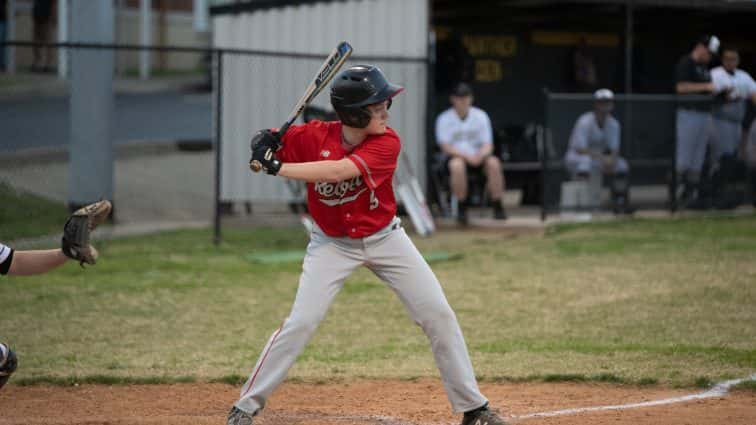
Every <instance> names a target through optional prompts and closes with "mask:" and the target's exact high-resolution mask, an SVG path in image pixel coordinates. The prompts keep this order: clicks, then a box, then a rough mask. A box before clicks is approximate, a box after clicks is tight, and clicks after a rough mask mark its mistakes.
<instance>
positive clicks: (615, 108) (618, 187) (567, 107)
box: [541, 92, 751, 216]
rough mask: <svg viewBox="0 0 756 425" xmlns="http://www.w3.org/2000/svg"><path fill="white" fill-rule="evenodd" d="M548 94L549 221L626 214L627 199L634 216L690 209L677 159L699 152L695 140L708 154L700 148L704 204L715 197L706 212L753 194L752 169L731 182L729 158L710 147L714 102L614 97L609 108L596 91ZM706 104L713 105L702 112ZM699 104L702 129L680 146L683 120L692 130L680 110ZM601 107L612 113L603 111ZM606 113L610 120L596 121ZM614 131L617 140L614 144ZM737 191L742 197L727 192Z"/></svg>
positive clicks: (544, 160) (546, 183)
mask: <svg viewBox="0 0 756 425" xmlns="http://www.w3.org/2000/svg"><path fill="white" fill-rule="evenodd" d="M545 97H546V100H545V112H546V128H547V131H546V135H545V150H544V155H543V156H542V158H541V159H542V168H543V170H544V172H543V189H544V190H543V205H542V206H543V214H544V216H545V215H546V214H550V213H558V212H592V211H602V210H612V209H614V210H615V211H617V210H619V211H618V212H625V211H623V210H624V208H623V206H622V204H618V202H620V201H625V202H627V210H628V211H633V210H635V209H668V210H670V211H674V210H676V209H678V208H682V207H688V206H689V205H683V204H682V202H683V201H682V200H681V192H682V190H683V189H684V187H683V186H684V184H683V183H684V182H683V181H682V180H681V177H680V176H679V173H678V172H677V170H676V168H678V167H676V166H675V164H676V162H677V159H676V158H677V157H678V156H681V157H683V158H685V157H690V156H696V155H698V154H696V153H695V152H693V151H694V150H695V149H697V148H694V147H693V145H694V144H695V143H694V140H692V138H694V135H695V137H696V138H700V140H701V141H702V143H698V145H700V147H699V148H698V149H704V150H706V152H705V154H704V152H703V151H697V152H701V155H698V156H700V158H701V164H700V181H698V182H697V186H696V189H697V191H698V192H699V194H698V196H699V198H700V199H702V200H704V199H708V200H709V201H708V203H707V202H703V201H702V204H701V205H700V207H701V208H708V207H716V206H717V201H716V200H717V199H721V198H722V197H724V196H735V197H736V198H737V199H738V201H737V202H734V203H732V202H731V203H730V204H729V206H736V205H737V204H739V203H743V202H746V201H748V199H749V198H750V196H751V195H750V188H749V187H748V182H747V180H748V176H747V175H746V173H747V168H746V167H745V164H744V163H742V161H741V164H740V168H739V170H741V171H739V172H736V173H734V174H733V173H731V174H732V175H730V176H728V177H727V178H724V177H722V176H721V170H722V167H720V163H721V161H722V159H721V158H714V157H713V154H712V148H711V147H712V143H714V142H713V140H715V139H716V137H718V136H717V132H716V129H715V127H714V125H713V120H712V117H711V114H709V113H708V111H710V106H711V105H712V103H713V101H714V100H713V99H712V98H711V97H706V96H692V97H691V96H676V95H642V94H641V95H615V96H614V98H613V101H612V102H606V101H605V102H604V103H603V105H602V104H601V102H597V101H596V100H595V99H594V96H593V95H592V94H565V93H548V92H547V93H546V94H545ZM701 102H704V104H705V105H708V106H704V107H702V108H701V107H700V106H701ZM694 107H699V108H700V110H701V111H702V112H701V119H700V121H701V123H702V124H701V126H700V131H699V133H695V132H694V133H691V135H690V136H686V137H683V138H684V139H686V140H684V141H682V142H681V143H680V145H679V147H678V144H677V142H676V140H677V137H676V132H677V126H678V125H680V124H679V123H680V122H682V123H683V125H688V118H683V121H680V118H679V117H678V110H685V111H687V110H690V109H691V108H694ZM601 108H605V109H604V111H603V112H602V111H601ZM607 108H611V109H610V110H608V109H607ZM602 114H606V118H605V119H603V120H602V119H598V120H597V119H596V117H598V116H601V115H602ZM691 120H692V118H691ZM597 121H599V122H598V123H597ZM613 121H614V122H616V124H617V125H616V128H613V125H614V124H612V122H613ZM613 132H616V138H617V140H616V142H613V141H612V139H613V136H612V133H613ZM686 134H687V133H686ZM688 139H691V140H688ZM738 142H739V140H738ZM612 144H616V145H618V146H611V145H612ZM736 144H737V143H736ZM617 148H618V149H617ZM613 150H616V155H612V151H613ZM735 155H737V152H735ZM696 167H698V166H696ZM718 173H719V174H718ZM736 174H737V175H736ZM725 180H727V181H725ZM732 191H735V192H737V193H736V194H735V195H732V194H731V193H725V192H732ZM621 196H626V197H627V198H625V199H622V198H621Z"/></svg>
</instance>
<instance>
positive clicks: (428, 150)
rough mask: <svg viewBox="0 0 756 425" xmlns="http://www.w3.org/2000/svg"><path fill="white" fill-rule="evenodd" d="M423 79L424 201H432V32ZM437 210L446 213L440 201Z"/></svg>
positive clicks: (435, 195)
mask: <svg viewBox="0 0 756 425" xmlns="http://www.w3.org/2000/svg"><path fill="white" fill-rule="evenodd" d="M425 69H426V72H425V78H427V79H428V80H427V81H426V84H425V87H426V90H428V92H427V93H426V96H425V102H426V104H425V113H426V117H425V137H426V139H425V181H426V182H427V183H426V185H425V189H426V190H425V193H426V195H427V197H426V199H429V200H430V199H434V198H437V197H438V198H440V196H438V192H439V190H438V188H437V187H435V186H436V183H435V179H434V176H433V164H434V161H435V154H434V149H435V144H434V143H433V139H434V137H433V134H434V131H433V127H434V123H435V117H434V116H433V113H434V112H435V108H436V83H435V80H436V77H435V69H436V33H435V32H433V30H430V31H428V60H427V62H426V64H425ZM431 184H433V186H434V188H435V192H436V193H435V194H431V193H430V190H429V189H430V187H431ZM437 201H438V206H439V209H441V210H442V211H441V213H442V215H443V214H445V213H446V211H443V209H444V208H443V207H442V206H443V205H444V201H443V200H441V199H437Z"/></svg>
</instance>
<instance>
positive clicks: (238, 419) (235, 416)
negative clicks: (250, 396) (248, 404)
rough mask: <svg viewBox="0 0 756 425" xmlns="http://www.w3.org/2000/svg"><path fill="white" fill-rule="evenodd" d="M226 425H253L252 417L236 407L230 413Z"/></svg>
mask: <svg viewBox="0 0 756 425" xmlns="http://www.w3.org/2000/svg"><path fill="white" fill-rule="evenodd" d="M226 425H252V415H250V414H249V413H247V412H245V411H243V410H241V409H239V408H238V407H236V406H234V407H232V408H231V411H230V412H228V422H226Z"/></svg>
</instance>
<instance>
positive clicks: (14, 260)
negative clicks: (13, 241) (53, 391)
mask: <svg viewBox="0 0 756 425" xmlns="http://www.w3.org/2000/svg"><path fill="white" fill-rule="evenodd" d="M112 208H113V206H112V204H111V203H110V201H99V202H95V203H93V204H90V205H87V206H85V207H82V208H80V209H78V210H76V212H74V213H73V214H72V215H71V216H70V217H69V218H68V220H67V221H66V224H65V225H64V226H63V237H62V238H61V247H60V248H56V249H43V250H28V251H16V250H13V249H12V248H10V247H9V246H6V245H4V244H3V243H1V242H0V275H11V276H30V275H35V274H42V273H47V272H49V271H51V270H53V269H56V268H58V267H60V266H62V265H63V264H65V263H66V262H67V261H68V260H69V259H71V260H76V261H78V262H79V264H81V265H82V267H83V266H84V263H87V264H95V262H96V261H97V257H98V253H97V250H96V249H95V248H94V247H93V246H92V245H90V244H89V234H90V232H91V231H92V230H94V229H95V228H96V227H97V226H98V225H100V224H101V223H103V222H104V221H105V219H107V218H108V216H109V215H110V211H111V210H112ZM16 366H17V359H16V354H15V352H14V351H13V350H12V349H11V347H10V346H9V345H8V344H6V343H2V342H0V388H2V387H3V385H5V383H6V382H8V379H10V376H11V374H12V373H13V372H14V371H15V370H16Z"/></svg>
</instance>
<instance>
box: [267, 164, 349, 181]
mask: <svg viewBox="0 0 756 425" xmlns="http://www.w3.org/2000/svg"><path fill="white" fill-rule="evenodd" d="M359 174H360V170H359V169H358V168H357V166H356V165H354V163H353V162H352V161H351V160H349V159H346V158H344V159H340V160H337V161H312V162H287V163H284V164H282V165H281V170H279V171H278V175H279V176H281V177H287V178H290V179H295V180H304V181H306V182H311V183H314V182H329V183H335V182H340V181H343V180H347V179H350V178H352V177H356V176H357V175H359Z"/></svg>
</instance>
